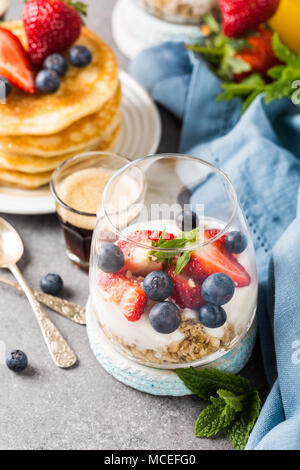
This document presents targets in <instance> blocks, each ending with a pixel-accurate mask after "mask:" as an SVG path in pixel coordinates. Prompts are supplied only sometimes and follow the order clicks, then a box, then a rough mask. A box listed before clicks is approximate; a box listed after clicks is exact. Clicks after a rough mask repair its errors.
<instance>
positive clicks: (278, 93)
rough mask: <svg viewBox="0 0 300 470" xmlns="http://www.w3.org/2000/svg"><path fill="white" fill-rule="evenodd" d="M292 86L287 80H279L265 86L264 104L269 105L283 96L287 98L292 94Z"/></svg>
mask: <svg viewBox="0 0 300 470" xmlns="http://www.w3.org/2000/svg"><path fill="white" fill-rule="evenodd" d="M292 91H293V90H292V84H291V81H290V80H288V81H286V80H279V81H276V82H273V83H271V84H270V85H268V86H267V88H266V91H265V102H266V104H270V103H271V102H272V101H274V100H279V99H280V98H283V97H284V96H286V97H289V96H290V95H291V93H292Z"/></svg>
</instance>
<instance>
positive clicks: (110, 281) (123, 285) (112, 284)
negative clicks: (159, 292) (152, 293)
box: [99, 271, 148, 322]
mask: <svg viewBox="0 0 300 470" xmlns="http://www.w3.org/2000/svg"><path fill="white" fill-rule="evenodd" d="M99 285H100V287H101V288H102V289H103V290H104V291H105V292H107V293H108V294H109V296H110V301H111V302H114V303H116V304H118V305H119V306H120V309H121V310H122V313H123V315H124V316H125V318H127V320H128V321H132V322H134V321H138V320H139V319H140V318H141V316H142V314H143V313H144V311H145V308H146V305H147V302H148V299H147V296H146V294H145V292H144V289H143V286H142V283H141V282H140V281H138V280H137V279H127V277H125V276H122V275H121V274H107V273H104V272H102V271H101V272H100V274H99Z"/></svg>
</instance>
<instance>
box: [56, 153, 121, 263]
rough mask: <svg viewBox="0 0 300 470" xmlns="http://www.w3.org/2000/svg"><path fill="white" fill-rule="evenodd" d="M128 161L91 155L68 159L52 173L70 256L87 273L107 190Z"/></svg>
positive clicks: (110, 155)
mask: <svg viewBox="0 0 300 470" xmlns="http://www.w3.org/2000/svg"><path fill="white" fill-rule="evenodd" d="M128 162H129V161H128V160H127V159H126V158H123V157H120V156H118V155H116V154H113V153H107V152H89V153H84V154H81V155H78V156H76V157H73V158H71V159H69V160H66V161H65V162H64V163H62V165H60V166H59V167H58V168H57V170H56V171H55V172H54V173H53V176H52V180H51V184H50V186H51V192H52V195H53V196H54V198H55V202H56V210H57V215H58V219H59V221H60V224H61V226H62V228H63V231H64V236H65V241H66V247H67V250H66V252H67V256H68V258H69V259H70V261H72V263H74V264H75V265H76V266H78V267H79V268H81V269H83V270H85V271H87V272H88V270H89V259H90V251H91V241H92V235H93V230H94V228H95V225H96V218H97V211H98V207H99V205H100V203H101V201H102V194H103V191H104V188H105V186H106V184H107V183H108V181H109V180H110V178H111V177H112V176H113V174H114V173H115V172H116V171H117V170H119V169H120V168H122V167H123V166H124V165H126V164H127V163H128Z"/></svg>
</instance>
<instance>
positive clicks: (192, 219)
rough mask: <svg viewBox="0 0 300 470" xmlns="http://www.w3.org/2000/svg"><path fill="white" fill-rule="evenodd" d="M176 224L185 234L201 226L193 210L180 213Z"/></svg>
mask: <svg viewBox="0 0 300 470" xmlns="http://www.w3.org/2000/svg"><path fill="white" fill-rule="evenodd" d="M176 224H177V226H178V228H179V229H180V230H182V231H183V232H190V231H191V230H194V229H195V228H197V227H198V225H199V218H198V216H197V214H196V213H195V212H193V211H191V210H186V211H182V212H180V213H179V214H178V215H177V217H176Z"/></svg>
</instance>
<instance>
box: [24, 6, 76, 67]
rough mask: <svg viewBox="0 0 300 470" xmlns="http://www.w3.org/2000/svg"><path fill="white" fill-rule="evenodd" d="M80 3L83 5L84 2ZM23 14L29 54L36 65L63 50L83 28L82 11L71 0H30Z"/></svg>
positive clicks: (74, 39)
mask: <svg viewBox="0 0 300 470" xmlns="http://www.w3.org/2000/svg"><path fill="white" fill-rule="evenodd" d="M77 4H80V8H82V7H83V4H82V3H81V2H77ZM81 12H82V10H81ZM22 18H23V22H24V27H25V31H26V35H27V39H28V49H29V50H28V53H29V57H30V59H31V62H32V63H33V64H34V65H36V66H39V65H41V64H42V62H43V61H44V59H45V58H46V57H47V56H48V55H50V54H52V53H54V52H63V51H64V50H65V49H67V48H68V47H69V46H71V44H73V42H74V41H76V39H77V38H78V37H79V35H80V32H81V25H82V21H81V17H80V14H79V13H78V11H77V10H76V9H75V8H74V7H73V6H72V2H71V1H70V0H69V1H66V2H64V1H62V0H29V1H27V3H26V5H25V7H24V10H23V15H22Z"/></svg>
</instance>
